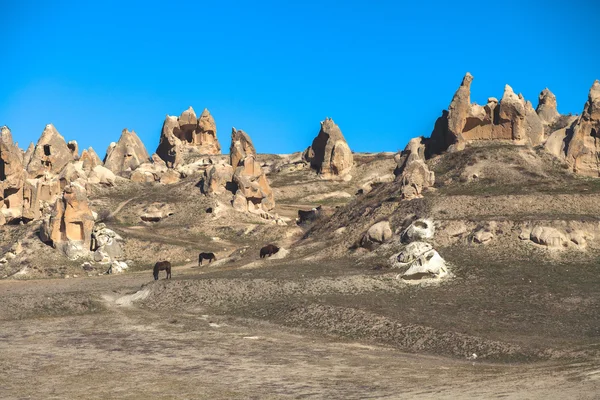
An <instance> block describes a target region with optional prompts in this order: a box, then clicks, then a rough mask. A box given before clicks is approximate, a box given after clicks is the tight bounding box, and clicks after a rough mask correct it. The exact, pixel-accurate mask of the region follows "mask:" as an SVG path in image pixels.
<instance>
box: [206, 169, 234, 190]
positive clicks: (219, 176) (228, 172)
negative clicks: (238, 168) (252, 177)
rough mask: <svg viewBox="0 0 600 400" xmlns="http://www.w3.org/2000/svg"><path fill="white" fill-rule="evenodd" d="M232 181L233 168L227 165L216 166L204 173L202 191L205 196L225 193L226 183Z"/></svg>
mask: <svg viewBox="0 0 600 400" xmlns="http://www.w3.org/2000/svg"><path fill="white" fill-rule="evenodd" d="M232 181H233V167H232V166H231V165H229V164H216V165H213V166H212V167H210V168H209V169H207V170H206V172H205V177H204V182H203V185H202V191H203V192H204V193H205V194H220V193H223V192H225V190H226V185H227V183H228V182H232Z"/></svg>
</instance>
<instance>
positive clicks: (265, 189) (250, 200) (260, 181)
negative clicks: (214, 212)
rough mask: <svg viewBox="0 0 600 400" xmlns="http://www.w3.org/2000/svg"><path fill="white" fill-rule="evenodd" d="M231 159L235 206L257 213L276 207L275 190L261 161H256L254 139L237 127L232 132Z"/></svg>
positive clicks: (238, 208)
mask: <svg viewBox="0 0 600 400" xmlns="http://www.w3.org/2000/svg"><path fill="white" fill-rule="evenodd" d="M230 159H231V165H232V166H233V168H234V172H233V177H232V181H233V183H234V184H235V185H237V192H236V194H235V197H234V199H233V203H232V204H233V205H234V208H236V209H237V210H242V209H244V208H245V209H246V210H248V211H252V212H255V213H260V212H261V211H262V212H268V211H271V210H272V209H273V208H275V198H274V196H273V190H272V189H271V186H270V185H269V182H268V181H267V177H266V175H265V172H264V171H263V169H262V168H261V165H260V163H259V162H257V161H256V150H255V148H254V145H253V144H252V140H251V139H250V136H248V135H247V134H246V133H245V132H244V131H242V130H236V129H235V128H233V129H232V132H231V146H230ZM242 198H244V199H246V202H247V205H246V207H244V206H242V204H241V203H242Z"/></svg>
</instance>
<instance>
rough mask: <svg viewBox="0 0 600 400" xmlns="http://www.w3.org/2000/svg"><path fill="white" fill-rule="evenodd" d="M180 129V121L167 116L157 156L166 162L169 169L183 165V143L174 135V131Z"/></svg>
mask: <svg viewBox="0 0 600 400" xmlns="http://www.w3.org/2000/svg"><path fill="white" fill-rule="evenodd" d="M178 129H179V119H178V118H177V117H172V116H170V115H167V116H166V118H165V122H164V123H163V127H162V132H161V134H160V142H159V144H158V147H157V148H156V154H157V155H158V156H159V157H160V158H161V159H162V160H164V162H165V163H166V165H167V167H169V168H174V167H177V166H179V165H181V164H182V163H183V152H184V149H183V142H182V141H181V140H179V138H177V136H176V135H175V134H174V131H176V130H178Z"/></svg>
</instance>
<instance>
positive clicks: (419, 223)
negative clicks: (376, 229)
mask: <svg viewBox="0 0 600 400" xmlns="http://www.w3.org/2000/svg"><path fill="white" fill-rule="evenodd" d="M434 234H435V226H434V225H433V221H432V220H430V219H418V220H416V221H414V222H413V223H412V224H410V226H409V227H408V228H406V229H405V230H404V232H402V233H401V235H400V238H401V239H402V241H403V242H405V243H406V242H408V243H410V242H415V241H421V240H427V239H432V238H433V235H434Z"/></svg>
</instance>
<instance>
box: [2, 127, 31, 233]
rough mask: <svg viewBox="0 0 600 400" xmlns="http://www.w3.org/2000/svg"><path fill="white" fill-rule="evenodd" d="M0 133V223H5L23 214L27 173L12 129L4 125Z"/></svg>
mask: <svg viewBox="0 0 600 400" xmlns="http://www.w3.org/2000/svg"><path fill="white" fill-rule="evenodd" d="M0 135H1V136H0V201H1V203H0V225H3V224H5V223H7V222H10V221H11V220H13V219H15V218H20V217H21V216H22V213H23V207H24V203H23V186H24V184H25V179H26V173H25V171H24V170H23V163H22V154H21V151H20V150H19V148H18V147H17V146H15V145H14V144H13V141H12V134H11V132H10V129H8V127H6V126H4V127H2V128H1V132H0Z"/></svg>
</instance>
